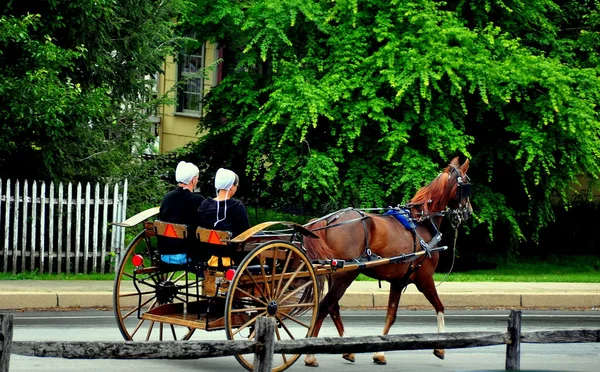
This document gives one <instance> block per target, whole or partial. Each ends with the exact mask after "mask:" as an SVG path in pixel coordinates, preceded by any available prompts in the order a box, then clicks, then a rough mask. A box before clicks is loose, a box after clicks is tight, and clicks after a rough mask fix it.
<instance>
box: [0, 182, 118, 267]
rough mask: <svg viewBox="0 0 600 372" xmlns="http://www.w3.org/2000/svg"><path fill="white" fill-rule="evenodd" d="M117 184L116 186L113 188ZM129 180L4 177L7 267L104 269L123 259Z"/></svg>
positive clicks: (0, 215) (0, 234) (1, 226)
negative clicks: (76, 181) (56, 180)
mask: <svg viewBox="0 0 600 372" xmlns="http://www.w3.org/2000/svg"><path fill="white" fill-rule="evenodd" d="M111 189H112V190H111ZM126 210H127V180H125V182H124V183H123V185H122V186H121V185H120V184H118V183H117V184H115V185H114V186H112V187H109V185H108V184H106V185H104V186H101V185H100V184H96V185H95V186H94V187H93V190H92V185H90V183H87V184H85V185H82V184H80V183H79V184H77V185H73V184H71V183H68V184H66V185H63V184H62V183H59V184H58V185H55V184H54V183H53V182H50V183H49V184H46V183H45V182H39V183H38V182H37V181H33V182H29V181H22V182H21V181H19V180H17V181H14V182H13V181H11V180H6V181H3V180H2V179H0V256H1V259H0V265H1V267H2V268H1V270H2V272H5V273H6V272H11V271H12V273H13V274H16V273H18V272H23V271H35V270H37V271H38V272H39V273H58V274H60V273H62V272H65V273H67V274H70V273H75V274H77V273H80V272H81V273H84V274H86V273H88V272H99V273H104V272H108V271H110V270H111V268H112V267H111V265H110V262H109V260H111V259H112V260H114V261H115V262H118V259H119V257H118V253H119V252H120V249H121V248H122V246H123V244H124V238H125V229H124V228H122V227H117V226H111V225H110V224H111V222H120V221H122V220H124V219H125V216H126Z"/></svg>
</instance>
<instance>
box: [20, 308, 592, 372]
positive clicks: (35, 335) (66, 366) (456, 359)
mask: <svg viewBox="0 0 600 372" xmlns="http://www.w3.org/2000/svg"><path fill="white" fill-rule="evenodd" d="M508 313H509V311H508V310H486V311H483V310H477V311H475V310H460V311H459V310H453V311H448V313H447V314H446V331H447V332H468V331H491V332H503V331H505V330H506V327H507V320H508ZM342 317H343V320H344V323H345V325H346V332H347V336H354V337H358V336H363V335H378V334H380V333H381V328H382V326H383V322H384V317H385V315H384V312H382V311H371V310H370V311H350V310H346V311H343V312H342ZM557 329H600V312H599V311H566V312H564V311H524V312H523V324H522V330H523V331H540V330H557ZM436 330H437V327H436V318H435V314H434V312H433V311H410V310H400V311H399V312H398V319H397V321H396V324H395V326H394V327H393V328H392V333H402V334H406V333H432V332H436ZM335 335H337V334H336V332H335V329H334V327H333V325H332V324H331V322H330V321H329V320H327V321H326V322H325V325H324V329H323V330H322V332H321V336H335ZM121 339H122V338H121V335H120V333H119V331H118V330H117V327H116V325H115V320H114V317H113V315H112V312H111V311H71V312H25V313H16V314H15V323H14V335H13V340H15V341H40V340H45V341H120V340H121ZM193 339H196V340H202V339H204V340H207V339H211V340H224V339H225V335H224V334H223V332H202V331H198V332H196V333H195V335H194V338H193ZM505 354H506V347H504V346H491V347H480V348H471V349H453V350H446V359H445V360H439V359H437V358H435V357H434V356H433V355H432V353H431V350H417V351H396V352H386V357H387V359H388V365H387V366H376V365H374V364H373V363H372V362H371V355H370V354H358V355H357V360H356V362H355V363H350V362H346V361H344V360H343V359H342V358H341V356H339V355H318V360H319V363H320V367H319V368H318V369H316V370H314V371H315V372H333V371H336V372H337V371H340V370H344V369H346V370H348V371H357V372H359V371H367V370H369V371H374V370H377V371H382V372H383V371H396V370H401V371H483V370H488V371H491V370H503V369H504V364H505ZM599 363H600V344H599V343H594V344H554V345H540V344H522V345H521V370H537V371H539V370H544V371H597V370H598V365H599ZM82 370H84V371H85V372H106V371H107V370H110V371H111V372H120V371H127V372H130V371H132V370H143V371H144V372H159V371H160V372H163V371H165V370H167V371H195V372H198V371H216V370H218V371H220V372H229V371H241V370H243V369H242V367H240V365H239V364H238V362H237V361H236V360H235V359H234V358H233V357H226V358H209V359H199V360H67V359H58V358H35V357H23V356H20V355H12V356H11V361H10V371H11V372H38V371H40V372H41V371H43V372H58V371H60V372H69V371H78V372H80V371H82ZM288 371H290V372H294V371H304V372H306V371H312V370H311V369H309V368H308V367H305V366H304V363H303V361H302V359H300V360H299V361H298V362H297V363H296V364H294V365H293V366H292V367H291V368H290V369H288Z"/></svg>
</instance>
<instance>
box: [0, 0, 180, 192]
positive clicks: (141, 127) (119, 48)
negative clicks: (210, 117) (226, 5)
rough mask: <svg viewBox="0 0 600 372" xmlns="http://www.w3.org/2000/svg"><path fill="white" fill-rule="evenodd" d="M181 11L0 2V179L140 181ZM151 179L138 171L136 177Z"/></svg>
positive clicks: (60, 0) (159, 5)
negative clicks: (159, 84)
mask: <svg viewBox="0 0 600 372" xmlns="http://www.w3.org/2000/svg"><path fill="white" fill-rule="evenodd" d="M184 5H185V3H184V1H182V0H166V1H164V0H163V1H158V0H132V1H124V2H123V1H113V0H96V1H88V0H68V1H67V0H52V1H13V0H10V1H8V2H4V3H3V4H2V5H0V65H1V66H2V69H0V174H2V177H3V178H30V179H31V178H36V179H54V180H61V181H72V180H78V181H88V180H93V181H97V180H100V179H112V178H119V177H122V176H125V175H129V176H132V175H134V176H135V175H136V174H135V172H131V170H130V169H129V167H133V165H132V159H134V157H135V156H137V155H138V153H139V152H142V151H143V150H146V149H147V148H148V147H149V143H148V141H149V140H151V139H152V138H151V136H150V134H151V133H150V123H149V122H148V116H149V115H150V114H151V111H152V109H153V108H154V107H155V105H156V103H157V97H155V96H156V90H155V85H156V81H155V79H154V77H155V75H156V74H157V73H158V72H159V71H160V70H161V68H162V66H163V64H164V61H165V58H166V56H168V55H172V54H173V51H174V49H175V48H176V46H177V43H176V42H177V41H178V38H177V37H176V36H175V33H174V32H175V31H174V30H175V27H176V24H175V23H174V22H173V19H175V18H176V17H177V16H178V15H179V14H180V12H181V11H182V10H184V9H185V7H184ZM23 164H27V166H21V165H23ZM147 176H148V175H147V174H142V173H138V174H137V177H139V178H138V180H144V178H145V177H147ZM130 182H131V184H132V186H133V187H134V188H135V187H136V185H138V182H136V181H135V180H132V179H130Z"/></svg>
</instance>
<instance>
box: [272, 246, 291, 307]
mask: <svg viewBox="0 0 600 372" xmlns="http://www.w3.org/2000/svg"><path fill="white" fill-rule="evenodd" d="M291 258H292V251H287V253H286V257H285V264H284V265H283V270H281V276H280V277H279V282H278V283H277V291H276V292H275V294H274V297H279V293H281V292H280V289H281V283H283V277H284V275H285V273H286V272H287V268H288V265H289V264H290V259H291Z"/></svg>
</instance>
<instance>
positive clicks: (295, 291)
mask: <svg viewBox="0 0 600 372" xmlns="http://www.w3.org/2000/svg"><path fill="white" fill-rule="evenodd" d="M312 283H313V281H312V280H310V281H308V282H306V283H304V284H303V285H301V286H300V287H298V288H296V289H294V290H293V291H291V292H289V293H288V294H287V295H286V296H285V297H284V298H282V299H281V300H277V302H285V301H287V300H288V298H290V297H292V296H293V295H295V294H296V293H298V292H300V291H301V290H303V289H304V288H306V287H308V286H309V285H311V284H312Z"/></svg>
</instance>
